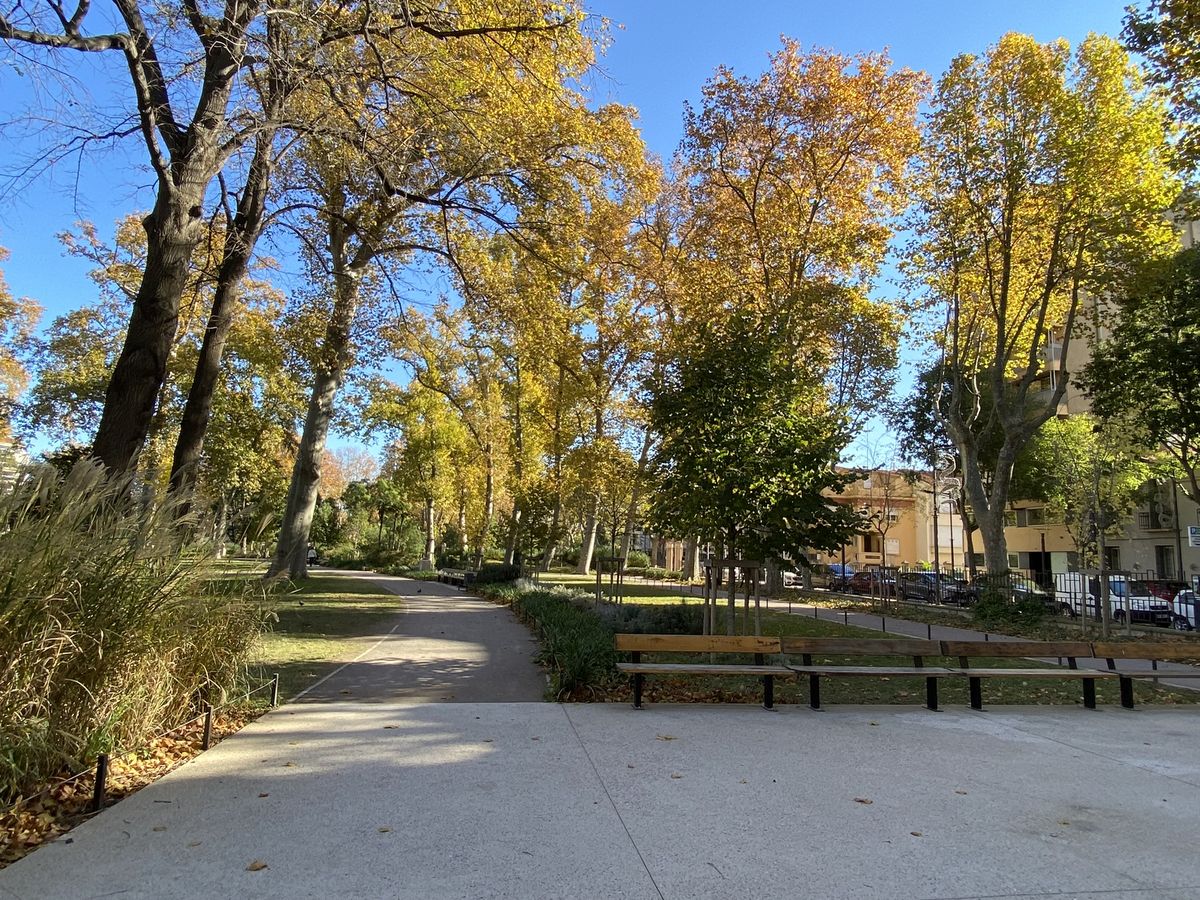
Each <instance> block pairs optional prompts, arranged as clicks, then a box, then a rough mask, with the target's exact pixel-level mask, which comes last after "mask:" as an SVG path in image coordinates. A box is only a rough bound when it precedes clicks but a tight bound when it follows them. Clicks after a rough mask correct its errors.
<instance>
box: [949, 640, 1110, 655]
mask: <svg viewBox="0 0 1200 900" xmlns="http://www.w3.org/2000/svg"><path fill="white" fill-rule="evenodd" d="M942 655H943V656H957V657H960V658H961V657H966V658H968V659H1020V658H1024V657H1034V658H1035V659H1037V658H1041V659H1048V658H1052V657H1066V658H1075V657H1079V658H1082V659H1086V658H1087V657H1089V656H1091V655H1092V645H1091V644H1089V643H1088V642H1087V641H942Z"/></svg>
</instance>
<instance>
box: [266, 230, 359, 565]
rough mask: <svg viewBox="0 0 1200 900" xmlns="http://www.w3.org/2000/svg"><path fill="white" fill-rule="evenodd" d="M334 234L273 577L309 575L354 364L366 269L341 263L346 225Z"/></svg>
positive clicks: (334, 231) (332, 233)
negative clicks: (330, 285)
mask: <svg viewBox="0 0 1200 900" xmlns="http://www.w3.org/2000/svg"><path fill="white" fill-rule="evenodd" d="M330 232H331V240H330V244H331V246H332V250H333V256H334V260H335V268H334V304H333V311H332V314H331V315H330V318H329V325H328V326H327V327H326V330H325V340H324V341H323V343H322V347H321V354H320V359H321V360H322V362H323V363H324V366H323V367H322V368H321V369H320V370H319V371H318V372H317V373H316V378H315V379H314V383H313V390H312V397H311V399H310V400H309V403H308V415H307V416H306V418H305V420H304V432H303V434H302V435H301V437H300V449H299V450H298V451H297V453H296V464H295V466H294V467H293V468H292V482H291V485H290V487H289V488H288V496H287V506H286V507H285V509H284V514H283V521H282V522H281V523H280V526H279V542H278V544H277V545H276V549H275V560H274V562H272V563H271V567H270V569H269V570H268V571H267V577H268V578H270V577H272V576H274V575H278V574H280V573H281V572H283V571H285V570H286V571H287V572H288V574H289V575H290V576H291V577H292V578H293V579H301V578H304V577H305V576H306V575H307V574H308V559H307V552H308V535H309V529H310V528H311V526H312V516H313V509H314V508H315V507H316V504H317V488H318V487H319V486H320V483H321V458H322V456H323V455H324V453H325V439H326V437H327V436H328V435H329V423H330V422H331V421H332V420H333V408H334V402H335V400H336V399H337V392H338V390H339V389H340V388H341V386H342V378H343V377H344V375H345V371H346V367H347V365H349V362H350V353H351V348H350V328H351V325H352V324H353V322H354V314H355V313H356V312H357V309H358V299H359V291H358V287H359V279H360V278H361V275H362V269H361V268H355V269H350V268H346V267H344V266H343V265H341V262H342V259H343V257H344V251H345V240H346V235H345V234H344V232H343V230H342V228H341V227H340V225H338V226H335V227H333V228H331V229H330ZM381 521H382V520H381Z"/></svg>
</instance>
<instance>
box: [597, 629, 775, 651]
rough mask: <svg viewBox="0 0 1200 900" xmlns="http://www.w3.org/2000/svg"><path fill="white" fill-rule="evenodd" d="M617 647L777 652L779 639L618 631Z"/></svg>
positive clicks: (630, 649) (647, 649) (648, 649)
mask: <svg viewBox="0 0 1200 900" xmlns="http://www.w3.org/2000/svg"><path fill="white" fill-rule="evenodd" d="M614 640H615V646H616V648H617V649H618V650H628V651H632V652H637V653H778V652H779V638H777V637H755V636H753V635H737V636H734V637H730V636H728V635H723V634H618V635H614Z"/></svg>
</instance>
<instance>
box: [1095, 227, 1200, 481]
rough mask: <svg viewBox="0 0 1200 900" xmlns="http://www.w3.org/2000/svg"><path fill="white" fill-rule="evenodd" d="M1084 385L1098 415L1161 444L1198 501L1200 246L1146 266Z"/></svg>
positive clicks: (1151, 441)
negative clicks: (1118, 422)
mask: <svg viewBox="0 0 1200 900" xmlns="http://www.w3.org/2000/svg"><path fill="white" fill-rule="evenodd" d="M1081 384H1082V386H1083V388H1084V389H1085V390H1086V391H1087V392H1088V393H1089V394H1090V396H1091V399H1092V409H1093V410H1094V411H1095V413H1096V414H1097V415H1098V416H1100V417H1101V418H1106V419H1107V418H1111V419H1118V420H1120V421H1121V422H1122V423H1125V424H1124V427H1125V428H1127V429H1129V430H1132V431H1133V432H1134V433H1135V434H1136V435H1137V436H1138V437H1139V438H1141V439H1142V440H1144V441H1146V442H1147V443H1149V444H1150V445H1152V446H1154V445H1158V446H1162V447H1164V448H1165V449H1166V450H1167V452H1168V453H1170V455H1171V456H1172V457H1173V458H1174V460H1175V462H1176V464H1177V465H1178V466H1179V468H1180V470H1181V471H1182V473H1183V475H1184V477H1185V485H1186V488H1187V491H1188V494H1189V496H1191V497H1192V499H1193V500H1196V501H1198V502H1200V469H1198V467H1197V463H1196V460H1197V459H1198V458H1200V248H1193V249H1190V250H1185V251H1183V252H1182V253H1179V254H1178V255H1177V256H1175V257H1174V258H1173V259H1171V260H1169V261H1166V262H1162V263H1153V264H1151V265H1149V266H1148V267H1147V268H1146V271H1145V272H1144V273H1143V276H1142V277H1141V278H1140V279H1139V280H1138V281H1137V282H1136V283H1135V284H1134V286H1133V287H1132V289H1131V290H1130V291H1129V292H1128V293H1127V294H1126V296H1125V297H1124V299H1123V300H1122V301H1121V302H1120V305H1119V313H1118V318H1117V322H1116V324H1115V326H1114V327H1113V329H1112V337H1111V339H1110V340H1108V341H1105V342H1104V343H1102V344H1100V346H1099V347H1097V348H1094V350H1093V352H1092V360H1091V362H1090V363H1089V364H1088V366H1087V368H1086V369H1085V370H1084V373H1083V377H1082V379H1081Z"/></svg>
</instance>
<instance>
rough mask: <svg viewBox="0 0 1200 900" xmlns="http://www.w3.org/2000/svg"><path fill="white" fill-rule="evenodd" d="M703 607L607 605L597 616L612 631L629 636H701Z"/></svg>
mask: <svg viewBox="0 0 1200 900" xmlns="http://www.w3.org/2000/svg"><path fill="white" fill-rule="evenodd" d="M703 609H704V607H703V605H702V604H699V603H690V604H684V603H674V604H655V605H652V606H651V605H641V604H637V603H620V604H605V605H603V606H598V607H596V608H595V610H594V611H595V614H596V616H597V617H599V618H600V619H601V620H602V621H604V622H606V623H607V624H608V625H609V627H610V628H611V629H612V631H613V632H618V631H619V632H623V633H626V634H699V633H700V632H701V630H702V628H703V625H702V622H703V620H702V616H703Z"/></svg>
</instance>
